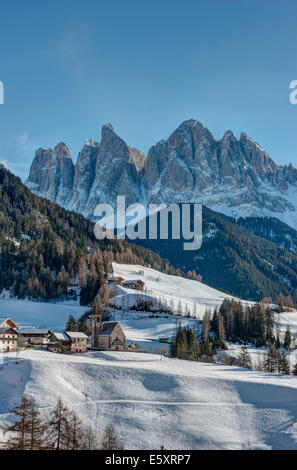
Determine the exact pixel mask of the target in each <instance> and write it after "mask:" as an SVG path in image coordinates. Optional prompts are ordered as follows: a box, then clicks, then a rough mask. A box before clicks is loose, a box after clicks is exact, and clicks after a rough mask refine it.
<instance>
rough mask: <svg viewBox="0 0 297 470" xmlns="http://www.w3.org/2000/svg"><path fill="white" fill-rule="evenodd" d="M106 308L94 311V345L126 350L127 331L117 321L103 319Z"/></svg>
mask: <svg viewBox="0 0 297 470" xmlns="http://www.w3.org/2000/svg"><path fill="white" fill-rule="evenodd" d="M103 319H104V310H100V312H95V313H94V312H92V342H91V344H92V347H93V348H98V349H102V350H104V351H116V350H124V349H125V347H126V337H125V333H124V331H123V329H122V327H121V324H120V323H119V322H117V321H103Z"/></svg>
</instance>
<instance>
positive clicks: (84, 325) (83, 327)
mask: <svg viewBox="0 0 297 470" xmlns="http://www.w3.org/2000/svg"><path fill="white" fill-rule="evenodd" d="M66 331H67V330H66ZM78 331H81V332H82V333H84V334H85V335H89V333H90V331H89V326H88V322H87V319H86V316H85V315H83V316H82V317H81V318H80V320H79V322H78Z"/></svg>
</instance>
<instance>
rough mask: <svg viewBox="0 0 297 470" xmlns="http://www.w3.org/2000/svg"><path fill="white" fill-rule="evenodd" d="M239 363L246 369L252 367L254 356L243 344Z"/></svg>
mask: <svg viewBox="0 0 297 470" xmlns="http://www.w3.org/2000/svg"><path fill="white" fill-rule="evenodd" d="M237 363H238V365H239V366H240V367H244V368H245V369H252V358H251V356H250V354H249V352H248V349H247V347H246V346H243V347H242V348H241V349H240V353H239V356H238V360H237Z"/></svg>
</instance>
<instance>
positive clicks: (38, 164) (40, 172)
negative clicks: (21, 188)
mask: <svg viewBox="0 0 297 470" xmlns="http://www.w3.org/2000/svg"><path fill="white" fill-rule="evenodd" d="M73 176H74V165H73V161H72V158H71V155H70V152H69V149H68V147H67V145H66V144H64V143H62V142H60V143H59V144H58V145H56V147H55V148H54V149H53V150H52V149H47V150H45V149H42V148H40V149H38V150H37V151H36V154H35V158H34V160H33V163H32V165H31V169H30V175H29V178H28V181H27V186H28V187H29V188H30V189H31V190H32V191H33V192H35V193H36V194H38V195H40V196H43V197H45V198H47V199H50V200H51V201H55V202H57V203H58V204H60V205H61V206H67V205H68V203H69V200H70V196H71V191H72V187H73Z"/></svg>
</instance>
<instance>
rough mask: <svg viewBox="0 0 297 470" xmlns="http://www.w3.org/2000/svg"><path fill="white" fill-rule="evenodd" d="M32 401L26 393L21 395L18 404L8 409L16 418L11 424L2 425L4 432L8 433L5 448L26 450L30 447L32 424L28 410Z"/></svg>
mask: <svg viewBox="0 0 297 470" xmlns="http://www.w3.org/2000/svg"><path fill="white" fill-rule="evenodd" d="M32 404H33V401H32V400H31V399H30V398H28V397H27V396H26V395H24V396H23V398H22V401H21V403H20V404H18V405H15V407H14V408H12V409H11V410H10V413H12V414H13V415H14V416H16V420H15V421H14V423H13V424H9V425H6V426H3V431H4V434H6V433H9V437H8V440H7V442H6V448H7V449H11V450H28V449H30V448H31V442H32V434H31V430H32V425H31V416H30V410H31V409H32Z"/></svg>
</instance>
